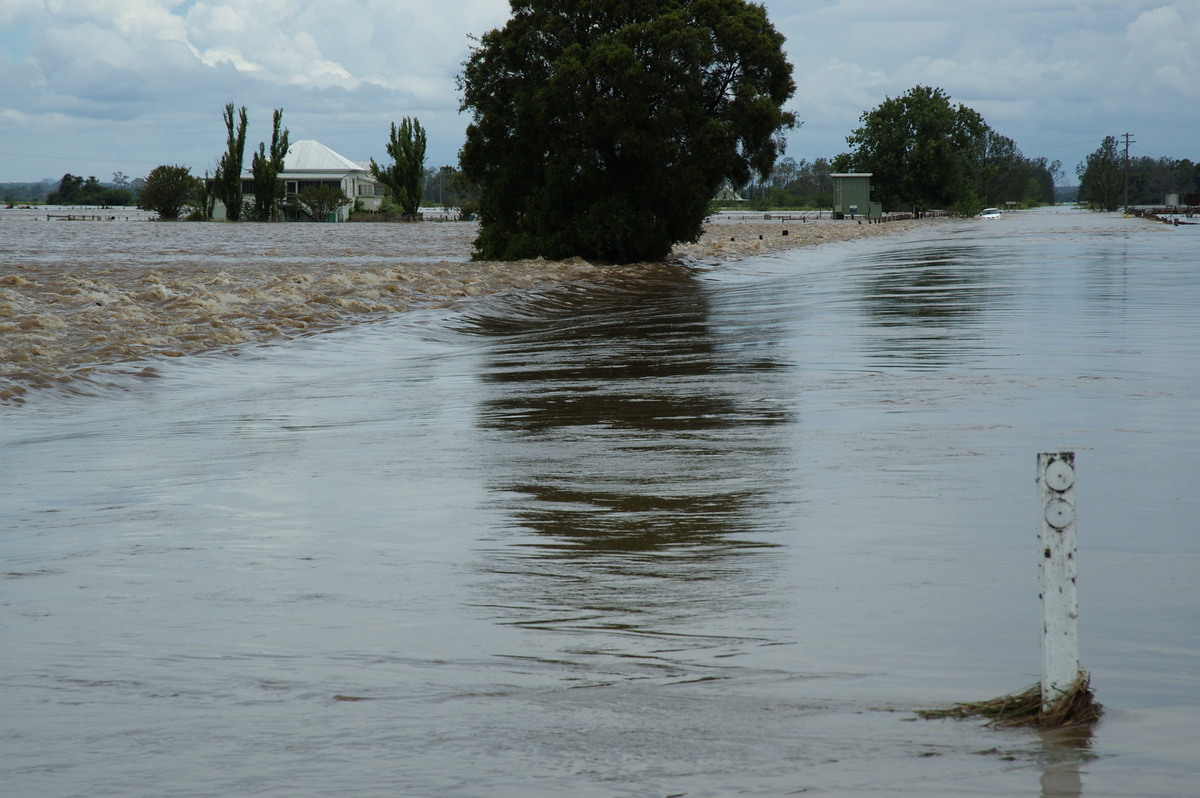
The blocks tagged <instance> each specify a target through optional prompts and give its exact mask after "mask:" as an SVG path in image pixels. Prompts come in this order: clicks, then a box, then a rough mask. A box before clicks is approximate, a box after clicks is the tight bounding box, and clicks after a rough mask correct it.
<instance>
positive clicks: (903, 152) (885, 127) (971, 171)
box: [840, 86, 1011, 212]
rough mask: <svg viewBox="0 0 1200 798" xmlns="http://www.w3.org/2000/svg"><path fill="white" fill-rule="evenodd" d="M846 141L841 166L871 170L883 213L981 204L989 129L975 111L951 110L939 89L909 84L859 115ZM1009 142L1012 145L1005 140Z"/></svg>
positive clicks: (963, 108)
mask: <svg viewBox="0 0 1200 798" xmlns="http://www.w3.org/2000/svg"><path fill="white" fill-rule="evenodd" d="M861 121H862V127H860V128H858V129H857V130H855V131H854V132H853V133H851V134H850V135H849V136H847V138H846V141H847V143H849V144H850V146H851V147H852V148H853V151H852V152H851V153H850V154H849V156H846V157H843V158H842V159H841V160H840V164H841V166H842V168H849V169H851V170H853V171H856V172H871V173H872V174H873V177H872V180H871V183H872V185H873V186H874V187H875V195H876V198H877V199H878V200H879V201H880V202H881V203H882V204H883V206H884V209H885V210H899V209H905V210H913V211H918V212H919V211H925V210H929V209H931V208H941V209H946V210H949V209H952V208H956V207H958V208H960V209H962V210H965V211H968V212H969V211H970V209H971V208H973V207H975V206H981V197H980V196H979V180H980V177H981V175H980V167H981V162H980V159H981V155H982V154H986V152H987V151H988V149H989V146H992V147H995V146H1000V145H1001V144H1002V143H1001V142H999V141H996V142H992V143H991V145H989V142H988V139H987V137H988V133H989V131H990V128H989V127H988V126H987V124H986V123H985V122H984V121H983V117H981V116H980V115H979V114H978V113H977V112H976V111H974V110H973V109H971V108H968V107H967V106H965V105H962V104H959V105H958V106H953V105H951V103H950V98H949V96H947V95H946V93H945V92H944V91H942V90H941V89H937V88H931V87H929V86H914V87H913V88H912V89H909V91H908V93H906V94H904V95H902V96H900V97H889V98H887V99H886V100H884V101H883V102H882V103H881V104H880V105H879V106H878V107H877V108H875V109H873V110H871V111H868V112H866V113H864V114H863V115H862V117H861ZM1010 143H1011V142H1010Z"/></svg>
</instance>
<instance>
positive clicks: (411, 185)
mask: <svg viewBox="0 0 1200 798" xmlns="http://www.w3.org/2000/svg"><path fill="white" fill-rule="evenodd" d="M387 152H388V155H390V156H392V165H391V166H389V167H386V168H383V167H380V166H379V164H377V163H375V159H374V158H372V159H371V174H372V175H374V176H375V179H376V180H378V181H379V182H380V183H383V184H384V185H385V186H386V187H387V191H388V196H390V197H391V198H392V200H393V201H394V202H395V203H396V204H397V205H399V206H400V210H401V211H402V212H403V213H404V215H405V216H409V217H415V216H416V215H417V208H419V207H420V206H421V190H422V188H423V183H424V178H425V129H424V128H423V127H421V123H420V122H418V121H417V120H416V119H409V118H408V117H407V116H406V117H404V118H403V119H402V120H400V126H399V127H397V126H396V123H395V122H393V123H392V131H391V135H390V136H389V137H388V143H387Z"/></svg>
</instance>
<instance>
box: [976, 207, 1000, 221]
mask: <svg viewBox="0 0 1200 798" xmlns="http://www.w3.org/2000/svg"><path fill="white" fill-rule="evenodd" d="M979 218H980V219H999V218H1000V209H999V208H984V209H983V211H982V212H981V213H980V214H979Z"/></svg>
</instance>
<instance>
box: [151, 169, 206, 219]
mask: <svg viewBox="0 0 1200 798" xmlns="http://www.w3.org/2000/svg"><path fill="white" fill-rule="evenodd" d="M198 182H199V181H198V180H197V179H196V178H195V177H193V176H192V173H191V170H189V169H188V168H187V167H186V166H166V165H164V166H156V167H154V169H153V170H151V172H150V174H149V175H147V177H146V184H145V185H144V186H142V201H141V207H142V208H143V209H145V210H148V211H155V212H157V213H158V216H159V218H160V219H165V220H168V221H173V220H175V219H178V218H179V214H180V213H181V212H182V211H183V209H184V207H185V206H187V205H188V204H190V203H192V202H193V201H194V200H195V196H196V189H197V183H198Z"/></svg>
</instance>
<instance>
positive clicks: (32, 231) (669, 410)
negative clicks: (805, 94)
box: [0, 208, 1200, 798]
mask: <svg viewBox="0 0 1200 798" xmlns="http://www.w3.org/2000/svg"><path fill="white" fill-rule="evenodd" d="M0 214H3V217H2V218H0V234H2V235H3V238H0V242H2V244H0V247H3V248H4V249H5V252H6V254H5V256H4V258H5V260H4V267H3V268H4V271H3V272H2V273H0V278H2V279H3V280H4V282H3V284H0V297H3V300H2V301H3V303H4V304H3V307H4V311H3V312H2V315H0V324H4V325H8V326H7V327H6V328H5V331H4V332H3V333H0V341H3V342H4V344H3V345H4V346H5V347H7V349H6V350H5V351H6V352H8V353H17V354H18V355H19V354H22V353H23V354H24V355H25V357H23V358H22V359H20V360H19V361H10V360H9V359H8V356H7V355H6V360H5V368H6V369H9V371H6V372H5V376H4V377H2V378H0V379H4V380H8V381H9V382H8V383H7V384H8V385H9V386H10V389H12V388H16V389H19V390H16V391H14V392H13V393H10V394H9V401H8V402H7V403H4V404H0V557H2V559H3V567H2V568H0V793H3V794H4V795H6V796H7V795H10V794H11V795H13V796H55V798H67V797H68V796H88V798H91V797H92V796H121V798H159V797H160V796H164V795H169V796H172V797H173V798H199V797H200V796H243V795H254V796H270V797H271V798H275V797H276V796H278V797H279V798H284V796H286V798H310V797H311V798H317V797H318V796H345V795H353V796H372V797H373V796H396V795H404V796H409V795H412V796H451V797H453V798H476V797H477V796H478V797H482V796H486V797H487V798H529V797H530V796H533V797H534V798H543V797H544V798H551V797H553V798H558V796H564V795H569V796H572V797H573V798H663V797H664V796H678V797H679V798H683V797H684V796H686V797H687V798H714V797H717V796H720V797H722V798H723V797H724V796H734V795H740V796H772V797H773V796H784V795H800V794H803V795H828V796H854V797H857V796H906V797H907V796H911V797H912V798H918V797H919V798H929V797H930V796H934V797H937V796H941V797H944V798H951V797H953V798H961V796H976V797H982V796H997V797H998V798H999V797H1000V796H1004V797H1006V798H1007V797H1009V796H1031V798H1050V796H1054V797H1055V798H1064V797H1073V798H1074V797H1084V796H1086V798H1128V796H1140V797H1143V798H1178V796H1187V795H1194V794H1195V793H1196V785H1197V783H1200V765H1198V764H1197V760H1196V742H1197V740H1200V667H1198V664H1200V535H1198V534H1197V531H1198V529H1200V527H1198V523H1197V519H1198V518H1200V491H1197V490H1196V487H1195V482H1196V474H1198V473H1200V314H1198V313H1197V308H1198V307H1200V270H1197V268H1196V261H1195V253H1196V252H1197V251H1198V250H1200V246H1198V244H1200V239H1198V238H1197V234H1198V233H1200V226H1196V227H1191V226H1185V225H1181V226H1180V227H1178V228H1174V227H1166V226H1164V225H1155V224H1152V223H1150V222H1146V221H1143V220H1138V219H1125V218H1123V217H1121V216H1120V215H1111V214H1089V213H1086V212H1077V211H1074V210H1069V209H1061V208H1054V209H1043V210H1038V211H1030V212H1021V213H1013V214H1005V215H1004V216H1003V217H1002V218H1001V219H998V220H994V221H982V220H942V221H936V222H930V223H917V224H912V225H906V226H902V227H893V228H889V227H888V226H886V225H885V226H880V227H879V228H878V229H877V230H875V231H871V228H870V227H869V226H866V225H862V226H860V225H857V224H849V225H847V224H840V223H839V224H836V225H835V224H830V223H825V224H816V223H796V222H794V221H789V222H787V226H788V229H789V235H788V236H786V237H785V236H783V235H782V227H783V223H781V222H780V221H779V220H772V221H771V222H770V223H769V224H768V223H766V222H765V221H764V220H759V221H758V222H753V223H752V222H749V221H746V220H744V219H729V220H721V221H719V222H717V223H715V224H714V225H713V226H712V228H711V235H710V238H709V239H706V241H705V242H701V244H700V245H698V246H697V247H694V248H688V249H686V250H681V251H680V253H679V258H678V260H677V261H676V262H675V263H674V264H673V265H669V266H660V267H650V268H631V269H624V270H609V269H597V268H593V267H591V266H588V265H587V264H582V263H567V264H548V263H529V264H516V265H511V266H510V265H505V266H498V265H496V264H472V263H469V262H468V261H467V260H466V249H467V246H468V242H469V239H470V236H471V234H472V231H471V228H470V227H469V226H466V225H453V224H422V225H410V226H405V225H350V224H347V225H274V226H254V225H224V224H178V225H160V224H149V223H140V222H128V223H124V222H112V223H109V222H75V223H67V222H46V221H44V220H40V221H38V220H32V219H27V220H19V219H18V220H14V219H13V218H11V217H10V216H9V213H8V212H7V211H0ZM10 224H11V225H12V227H10ZM760 225H761V226H760ZM802 225H808V226H806V227H802ZM796 230H801V231H802V232H805V233H806V234H807V235H808V236H811V238H810V239H809V240H815V239H816V238H817V237H820V236H825V237H826V238H827V239H828V238H833V237H841V238H842V239H843V240H836V241H834V240H827V241H826V242H825V243H824V244H821V245H818V246H795V239H799V240H804V239H801V238H800V237H799V236H798V235H796V233H795V231H796ZM881 232H882V233H883V234H882V235H880V234H879V233H881ZM773 233H777V234H778V235H772V234H773ZM759 235H762V236H763V238H762V239H759V238H758V236H759ZM794 235H795V239H794ZM856 236H862V237H858V238H854V237H856ZM784 238H787V239H788V241H787V242H786V243H785V242H783V241H782V239H784ZM851 238H854V240H850V239H851ZM730 239H733V240H730ZM418 253H420V254H418ZM105 314H108V315H105ZM318 333H319V334H318ZM189 336H192V337H189ZM238 341H240V343H237V342H238ZM192 347H194V348H192ZM168 355H175V356H168ZM149 375H154V376H153V378H150V377H149ZM35 386H36V387H35ZM1043 451H1051V452H1057V451H1073V452H1075V454H1076V459H1075V463H1076V484H1075V488H1074V489H1075V498H1076V504H1077V506H1076V510H1077V521H1078V522H1077V532H1078V539H1079V553H1078V565H1079V577H1078V578H1079V582H1078V590H1079V613H1080V617H1079V631H1080V654H1081V658H1082V664H1083V666H1084V667H1085V668H1087V669H1088V670H1089V671H1090V673H1091V676H1092V688H1093V690H1094V691H1095V693H1096V697H1097V699H1098V700H1099V701H1100V702H1101V703H1102V704H1103V705H1104V707H1105V714H1104V717H1103V719H1102V720H1101V722H1100V723H1099V724H1098V725H1096V726H1094V727H1092V728H1087V729H1074V730H1067V731H1064V732H1056V733H1045V734H1040V733H1038V732H1036V731H1032V730H1029V729H998V728H991V727H987V726H985V725H983V724H982V723H980V722H975V721H955V720H921V719H920V718H919V716H918V710H922V709H929V708H938V707H946V706H948V705H950V704H953V703H955V702H958V701H982V700H987V699H990V698H993V697H996V696H999V695H1003V694H1011V693H1013V692H1016V691H1020V690H1022V689H1023V688H1025V687H1027V686H1028V685H1030V684H1033V683H1034V682H1036V681H1037V680H1038V678H1039V673H1038V671H1039V667H1040V663H1041V657H1040V652H1039V649H1038V647H1039V642H1040V639H1041V632H1042V622H1041V621H1042V619H1041V607H1040V602H1039V600H1038V591H1039V585H1038V562H1039V559H1040V558H1041V556H1042V555H1041V552H1040V551H1039V549H1038V545H1037V532H1038V529H1039V526H1040V522H1039V518H1040V517H1041V512H1042V508H1041V507H1039V506H1037V490H1036V485H1035V475H1036V463H1037V454H1038V453H1039V452H1043Z"/></svg>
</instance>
